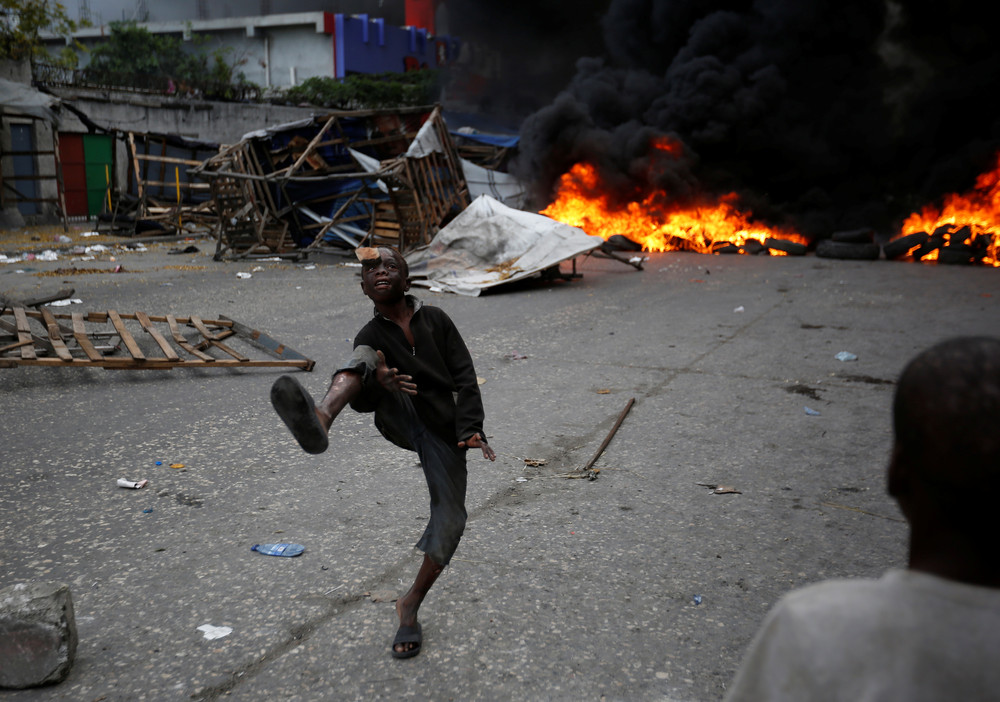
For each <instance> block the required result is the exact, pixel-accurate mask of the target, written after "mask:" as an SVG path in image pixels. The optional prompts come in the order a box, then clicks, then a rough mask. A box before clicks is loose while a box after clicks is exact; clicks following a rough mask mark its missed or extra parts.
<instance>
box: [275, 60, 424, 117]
mask: <svg viewBox="0 0 1000 702" xmlns="http://www.w3.org/2000/svg"><path fill="white" fill-rule="evenodd" d="M437 92H438V71H436V70H430V69H423V70H419V71H408V72H406V73H370V74H369V73H355V74H352V75H349V76H347V77H346V78H344V79H343V80H340V79H338V78H328V77H316V78H308V79H306V80H304V81H302V84H301V85H296V86H295V87H294V88H289V89H288V90H286V91H285V101H287V102H291V103H308V104H310V105H317V106H320V107H330V108H334V109H341V110H357V109H376V108H381V107H405V106H410V105H429V104H431V103H434V102H436V101H437Z"/></svg>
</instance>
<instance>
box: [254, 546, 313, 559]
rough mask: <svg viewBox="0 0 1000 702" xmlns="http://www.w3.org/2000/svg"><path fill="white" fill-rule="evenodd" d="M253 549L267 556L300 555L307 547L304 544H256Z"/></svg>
mask: <svg viewBox="0 0 1000 702" xmlns="http://www.w3.org/2000/svg"><path fill="white" fill-rule="evenodd" d="M250 550H251V551H256V552H257V553H263V554H264V555H265V556H287V557H291V556H298V555H299V554H301V553H302V552H303V551H305V550H306V547H305V546H303V545H302V544H254V545H253V546H251V547H250Z"/></svg>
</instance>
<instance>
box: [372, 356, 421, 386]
mask: <svg viewBox="0 0 1000 702" xmlns="http://www.w3.org/2000/svg"><path fill="white" fill-rule="evenodd" d="M375 353H377V354H378V364H377V365H376V366H375V378H376V379H377V380H378V382H379V384H380V385H381V386H382V387H383V388H385V389H386V390H388V391H389V392H403V393H406V394H407V395H416V394H417V384H416V383H414V382H413V376H412V375H406V374H404V373H400V372H399V369H398V368H390V367H389V366H388V364H387V363H386V362H385V354H383V353H382V352H381V351H376V352H375Z"/></svg>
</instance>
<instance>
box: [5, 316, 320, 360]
mask: <svg viewBox="0 0 1000 702" xmlns="http://www.w3.org/2000/svg"><path fill="white" fill-rule="evenodd" d="M256 351H260V352H263V353H264V354H266V355H267V356H269V357H270V358H259V357H258V358H253V357H252V354H253V353H254V352H256ZM314 365H315V362H314V361H312V360H310V359H308V358H306V357H305V356H303V355H302V354H300V353H298V352H296V351H293V350H292V349H290V348H289V347H287V346H285V345H284V344H282V343H279V342H277V341H275V340H274V339H272V338H271V337H269V336H268V335H267V334H264V333H263V332H260V331H257V330H256V329H251V328H250V327H247V326H245V325H243V324H240V323H239V322H236V321H234V320H232V319H229V318H228V317H225V316H222V315H220V318H219V319H201V318H200V317H197V316H194V315H192V316H190V317H177V316H175V315H172V314H168V315H163V316H155V315H149V314H146V313H145V312H134V313H132V314H125V313H119V312H117V311H115V310H108V311H107V312H72V313H57V312H53V311H52V310H51V309H50V308H49V307H40V308H39V309H37V310H35V309H27V308H26V307H3V308H2V309H0V368H14V367H17V366H62V367H74V368H88V367H90V368H95V367H96V368H113V369H122V370H151V369H152V370H168V369H171V368H193V367H198V368H233V367H239V368H262V367H275V366H285V367H291V368H300V369H302V370H305V371H311V370H312V369H313V366H314Z"/></svg>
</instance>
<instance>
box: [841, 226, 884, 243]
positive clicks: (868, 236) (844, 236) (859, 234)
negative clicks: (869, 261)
mask: <svg viewBox="0 0 1000 702" xmlns="http://www.w3.org/2000/svg"><path fill="white" fill-rule="evenodd" d="M830 239H832V240H833V241H838V242H840V241H842V242H844V243H847V244H870V243H872V242H873V241H875V232H874V231H873V230H871V229H867V228H865V229H851V230H848V231H842V232H834V233H833V234H832V235H831V236H830Z"/></svg>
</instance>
